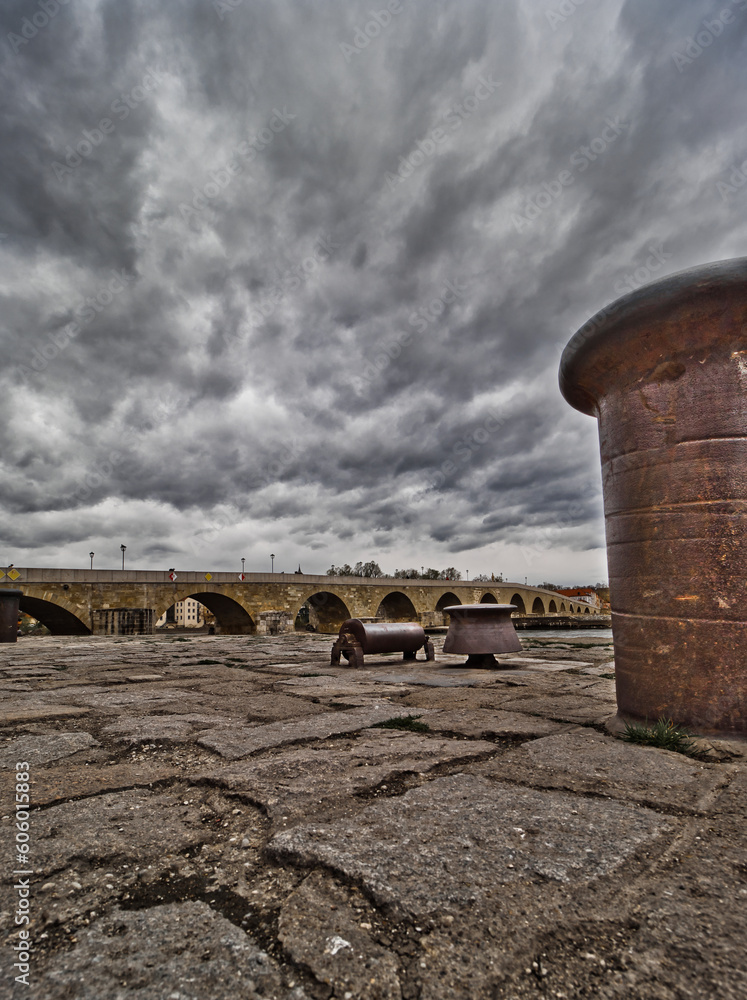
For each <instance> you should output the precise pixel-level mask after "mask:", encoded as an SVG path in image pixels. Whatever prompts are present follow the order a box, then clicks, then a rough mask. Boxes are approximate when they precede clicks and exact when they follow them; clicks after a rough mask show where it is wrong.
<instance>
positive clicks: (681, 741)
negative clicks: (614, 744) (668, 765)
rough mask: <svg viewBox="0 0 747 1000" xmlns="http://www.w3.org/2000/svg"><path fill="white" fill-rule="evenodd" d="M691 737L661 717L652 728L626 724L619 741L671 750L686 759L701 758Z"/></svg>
mask: <svg viewBox="0 0 747 1000" xmlns="http://www.w3.org/2000/svg"><path fill="white" fill-rule="evenodd" d="M692 737H693V734H692V733H691V732H689V731H688V730H687V729H685V728H684V727H683V726H678V725H675V723H674V722H673V721H672V720H671V719H666V718H664V716H663V715H662V716H661V718H660V719H659V720H658V721H657V722H656V724H655V725H653V726H641V725H638V724H636V723H629V722H626V723H625V731H624V732H623V733H621V734H620V739H621V740H625V741H626V742H627V743H637V744H639V745H640V746H647V747H659V748H660V749H662V750H672V751H673V752H674V753H682V754H685V756H686V757H696V758H703V756H704V754H703V751H702V750H699V749H698V746H697V744H696V743H695V742H694V741H693V738H692Z"/></svg>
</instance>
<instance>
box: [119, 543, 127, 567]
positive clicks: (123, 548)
mask: <svg viewBox="0 0 747 1000" xmlns="http://www.w3.org/2000/svg"><path fill="white" fill-rule="evenodd" d="M119 547H120V549H121V550H122V569H124V554H125V549H126V548H127V546H126V545H120V546H119Z"/></svg>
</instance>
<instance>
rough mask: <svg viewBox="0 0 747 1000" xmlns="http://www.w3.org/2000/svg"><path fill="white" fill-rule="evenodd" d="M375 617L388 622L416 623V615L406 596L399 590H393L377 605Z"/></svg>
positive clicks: (413, 606)
mask: <svg viewBox="0 0 747 1000" xmlns="http://www.w3.org/2000/svg"><path fill="white" fill-rule="evenodd" d="M376 617H377V618H384V619H386V620H387V621H390V622H416V621H417V620H418V613H417V611H416V610H415V605H414V604H413V603H412V601H411V600H410V598H409V597H408V596H407V594H403V593H402V591H401V590H393V591H392V592H391V593H389V594H387V595H386V597H385V598H384V599H383V601H381V603H380V604H379V606H378V608H377V609H376Z"/></svg>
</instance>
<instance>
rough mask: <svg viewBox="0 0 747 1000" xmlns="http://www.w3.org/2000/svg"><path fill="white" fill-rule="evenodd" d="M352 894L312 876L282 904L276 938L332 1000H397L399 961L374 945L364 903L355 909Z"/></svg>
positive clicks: (316, 875) (320, 876)
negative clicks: (328, 989) (330, 991)
mask: <svg viewBox="0 0 747 1000" xmlns="http://www.w3.org/2000/svg"><path fill="white" fill-rule="evenodd" d="M351 895H352V894H351V892H350V890H348V889H347V888H342V887H340V886H338V885H335V884H334V882H332V881H331V880H329V879H325V878H324V877H323V876H322V875H321V874H320V873H316V872H315V873H314V874H313V875H310V876H309V877H308V878H307V879H306V880H305V881H304V882H303V883H302V884H301V885H300V886H299V888H298V889H296V891H295V892H293V893H292V894H291V896H290V897H289V898H288V899H287V900H286V902H285V904H284V906H283V908H282V911H281V915H280V921H279V926H278V937H279V938H280V940H281V941H282V943H283V945H284V947H285V948H286V950H287V951H288V953H289V954H290V955H291V957H292V958H293V960H294V961H296V962H298V963H300V964H302V965H304V966H307V967H308V968H309V969H311V971H312V972H313V973H314V975H315V976H316V978H317V979H318V980H319V981H320V982H322V983H327V984H329V986H331V987H332V988H333V990H334V995H335V996H336V997H343V996H351V997H355V1000H401V997H402V989H401V984H400V981H399V976H398V967H399V957H398V956H397V955H396V954H395V953H393V952H391V951H389V950H388V949H387V948H382V947H381V946H380V945H378V944H377V943H376V942H375V941H374V940H373V938H372V936H371V934H370V933H369V931H370V930H371V924H370V923H369V922H368V921H367V920H365V919H364V918H363V917H362V916H361V913H363V914H364V916H367V915H368V914H367V913H366V910H365V908H364V904H363V901H362V900H361V901H360V902H359V903H358V910H355V909H354V908H353V904H352V900H351Z"/></svg>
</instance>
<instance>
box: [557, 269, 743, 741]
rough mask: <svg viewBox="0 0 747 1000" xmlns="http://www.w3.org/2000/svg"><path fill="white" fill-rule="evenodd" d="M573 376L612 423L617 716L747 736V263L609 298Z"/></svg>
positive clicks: (609, 479)
mask: <svg viewBox="0 0 747 1000" xmlns="http://www.w3.org/2000/svg"><path fill="white" fill-rule="evenodd" d="M560 387H561V391H562V393H563V395H564V396H565V398H566V399H567V400H568V402H569V403H570V404H571V405H572V406H575V407H576V409H578V410H581V411H582V412H583V413H588V414H590V415H592V416H595V417H597V419H598V421H599V440H600V450H601V458H602V480H603V486H604V508H605V522H606V531H607V557H608V562H609V573H610V598H611V603H612V632H613V639H614V647H615V670H616V683H617V706H618V724H619V720H620V719H634V720H645V719H648V720H649V721H650V722H653V721H655V720H656V719H657V718H658V717H659V716H661V715H664V716H666V717H667V718H671V719H673V720H674V721H675V722H677V723H682V724H686V725H689V726H691V727H692V728H694V729H696V730H699V731H701V732H708V731H711V732H721V733H734V734H738V735H741V736H747V683H746V682H747V583H746V581H747V544H746V539H747V258H745V257H743V258H740V259H738V260H727V261H720V262H718V263H715V264H707V265H704V266H703V267H697V268H693V269H692V270H689V271H682V272H680V273H679V274H675V275H672V276H671V277H669V278H665V279H664V280H662V281H658V282H656V283H655V284H652V285H647V286H646V287H645V288H641V289H638V290H637V291H635V292H633V293H631V294H630V295H626V296H624V297H623V298H621V299H618V300H617V301H616V302H615V303H613V304H612V305H611V306H608V307H607V308H605V309H603V310H602V311H601V312H600V313H598V314H597V315H596V316H595V317H594V318H593V319H591V320H589V322H588V323H586V324H585V325H584V326H583V327H581V329H580V330H579V331H578V332H577V333H576V334H575V335H574V337H573V338H572V339H571V341H570V342H569V344H568V346H567V347H566V349H565V351H564V353H563V357H562V360H561V364H560Z"/></svg>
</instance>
